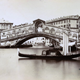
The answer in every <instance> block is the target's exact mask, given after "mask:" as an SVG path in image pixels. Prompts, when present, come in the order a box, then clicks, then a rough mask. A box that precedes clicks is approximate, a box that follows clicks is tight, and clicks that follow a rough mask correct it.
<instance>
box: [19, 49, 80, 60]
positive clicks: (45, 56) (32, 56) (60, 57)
mask: <svg viewBox="0 0 80 80" xmlns="http://www.w3.org/2000/svg"><path fill="white" fill-rule="evenodd" d="M55 53H56V55H49V54H48V55H45V54H41V55H36V54H23V53H21V52H19V50H18V56H19V57H26V58H30V59H61V60H64V59H73V58H76V57H79V56H80V53H79V54H72V55H62V54H60V53H59V52H58V51H57V52H55Z"/></svg>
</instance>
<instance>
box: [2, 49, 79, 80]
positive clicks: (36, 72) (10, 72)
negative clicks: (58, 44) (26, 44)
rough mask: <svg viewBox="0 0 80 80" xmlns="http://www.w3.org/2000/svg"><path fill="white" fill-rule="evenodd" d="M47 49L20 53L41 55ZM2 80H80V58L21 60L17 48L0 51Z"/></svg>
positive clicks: (23, 50) (22, 50)
mask: <svg viewBox="0 0 80 80" xmlns="http://www.w3.org/2000/svg"><path fill="white" fill-rule="evenodd" d="M45 49H46V48H45ZM45 49H41V48H34V49H33V48H24V49H20V51H21V52H24V53H29V54H31V53H32V54H35V53H36V54H41V52H42V50H45ZM78 52H79V51H78ZM78 52H75V53H78ZM0 80H80V57H79V58H76V59H74V60H35V59H26V58H20V57H19V56H18V55H17V49H16V48H15V49H0Z"/></svg>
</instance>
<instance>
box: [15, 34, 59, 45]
mask: <svg viewBox="0 0 80 80" xmlns="http://www.w3.org/2000/svg"><path fill="white" fill-rule="evenodd" d="M35 37H45V38H49V39H52V41H55V42H56V44H57V45H58V46H59V42H58V41H57V40H56V39H55V38H53V36H51V35H49V34H41V33H38V34H35V33H34V34H29V35H27V36H26V37H25V38H23V39H22V40H20V41H18V42H17V43H16V44H15V46H20V45H21V44H22V43H24V42H25V41H27V40H29V39H31V38H35Z"/></svg>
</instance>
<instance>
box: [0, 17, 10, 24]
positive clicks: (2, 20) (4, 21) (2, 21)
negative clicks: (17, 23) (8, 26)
mask: <svg viewBox="0 0 80 80" xmlns="http://www.w3.org/2000/svg"><path fill="white" fill-rule="evenodd" d="M0 23H11V22H9V21H7V20H4V19H3V18H2V19H0Z"/></svg>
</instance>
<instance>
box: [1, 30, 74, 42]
mask: <svg viewBox="0 0 80 80" xmlns="http://www.w3.org/2000/svg"><path fill="white" fill-rule="evenodd" d="M30 34H48V35H49V36H52V37H54V38H58V39H62V38H63V35H62V34H59V33H58V34H56V33H55V34H54V33H50V32H45V31H44V32H37V33H36V32H32V31H31V32H24V33H15V34H12V36H9V37H8V36H6V37H5V38H3V39H1V41H2V42H4V41H10V40H15V39H18V38H23V37H26V36H27V35H30ZM10 35H11V34H10ZM70 40H73V41H74V40H76V39H72V38H70Z"/></svg>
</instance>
